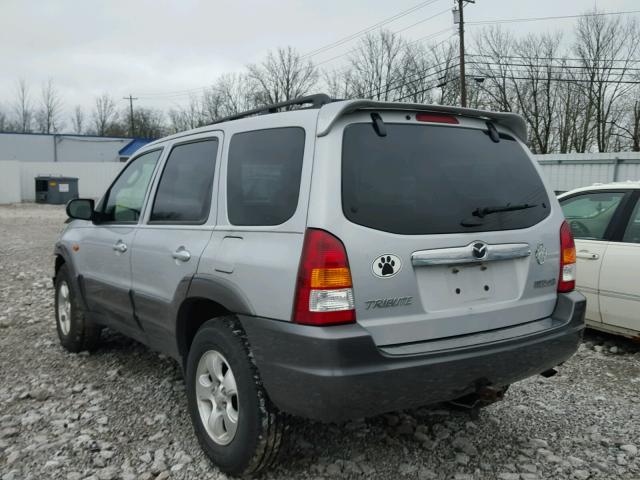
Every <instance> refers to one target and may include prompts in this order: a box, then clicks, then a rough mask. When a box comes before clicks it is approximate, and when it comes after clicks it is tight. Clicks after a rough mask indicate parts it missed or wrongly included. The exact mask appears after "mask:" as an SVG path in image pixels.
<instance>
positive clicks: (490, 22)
mask: <svg viewBox="0 0 640 480" xmlns="http://www.w3.org/2000/svg"><path fill="white" fill-rule="evenodd" d="M633 13H640V10H628V11H625V12H603V13H583V14H580V15H555V16H550V17H528V18H502V19H498V20H476V21H474V22H467V25H493V24H501V23H518V22H540V21H545V20H562V19H566V18H585V17H604V16H607V15H629V14H633Z"/></svg>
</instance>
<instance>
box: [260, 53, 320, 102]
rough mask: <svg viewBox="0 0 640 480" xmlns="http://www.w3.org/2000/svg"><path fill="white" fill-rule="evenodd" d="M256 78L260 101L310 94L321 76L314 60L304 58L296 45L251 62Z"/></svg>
mask: <svg viewBox="0 0 640 480" xmlns="http://www.w3.org/2000/svg"><path fill="white" fill-rule="evenodd" d="M248 70H249V73H248V77H249V79H251V81H253V82H255V91H256V101H257V103H266V104H269V103H278V102H283V101H287V100H292V99H294V98H297V97H301V96H304V95H305V94H308V93H309V92H310V91H311V89H312V88H313V87H314V86H315V84H316V82H317V80H318V71H317V69H316V67H314V65H313V63H312V62H311V61H309V60H304V59H303V58H302V57H301V56H300V54H299V53H297V52H296V51H295V50H294V49H293V48H292V47H287V48H278V49H277V50H276V51H275V52H273V51H271V52H269V53H268V55H267V58H266V59H265V60H264V61H263V62H262V63H260V64H254V65H249V66H248Z"/></svg>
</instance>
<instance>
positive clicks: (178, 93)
mask: <svg viewBox="0 0 640 480" xmlns="http://www.w3.org/2000/svg"><path fill="white" fill-rule="evenodd" d="M438 1H441V0H428V1H426V2H423V3H422V4H419V5H417V6H416V7H413V9H409V10H410V11H411V12H412V11H416V10H418V9H419V8H423V7H425V6H428V5H431V4H434V3H436V2H438ZM409 10H405V11H404V12H400V13H399V14H396V15H395V16H394V17H390V18H392V19H397V18H400V17H398V15H400V16H405V13H406V14H408V13H411V12H409ZM407 12H408V13H407ZM447 12H449V8H447V9H445V10H441V11H439V12H438V13H436V14H434V15H431V16H429V17H427V18H424V19H422V20H419V21H417V22H415V23H412V24H411V25H408V26H406V27H403V28H401V29H400V30H397V31H395V32H393V33H394V34H398V33H400V32H404V31H406V30H408V29H410V28H413V27H415V26H416V25H420V24H422V23H425V22H427V21H429V20H431V19H433V18H436V17H438V16H440V15H443V14H445V13H447ZM387 20H389V22H390V21H393V20H390V19H387ZM383 22H385V21H383ZM389 22H386V23H389ZM379 23H382V22H379ZM377 26H379V25H378V24H376V25H375V26H372V27H368V28H367V29H364V30H361V31H360V32H356V34H353V35H354V38H355V36H360V35H362V34H363V33H362V32H365V31H369V30H370V29H372V28H376V27H377ZM449 30H451V28H450V27H449V28H446V29H444V30H440V31H438V32H435V33H432V34H429V35H425V36H424V37H420V38H418V39H417V40H414V41H411V42H409V44H413V43H415V42H418V41H421V40H427V39H429V38H435V37H437V36H439V35H441V34H443V33H445V32H447V31H449ZM365 33H366V32H365ZM345 38H346V37H345ZM345 43H346V42H345ZM321 48H323V47H321ZM317 50H320V49H317ZM327 50H329V49H327ZM357 50H358V49H357V48H353V49H351V50H348V51H347V52H345V53H342V54H340V55H336V56H334V57H331V58H329V59H326V60H323V61H322V62H319V63H316V64H315V66H316V67H318V66H320V65H324V64H326V63H329V62H332V61H334V60H337V59H338V58H342V57H345V56H346V55H349V54H351V53H355V52H356V51H357ZM315 52H316V51H315V50H314V51H312V52H309V53H307V54H305V55H303V56H302V57H301V58H304V57H306V56H315V55H316V54H317V53H315ZM318 53H321V52H318ZM208 88H210V86H209V85H207V86H202V87H196V88H190V89H185V90H176V91H172V92H164V93H149V94H140V95H139V97H140V98H143V99H147V100H150V99H154V100H157V99H159V98H162V99H165V98H179V97H184V96H186V95H192V94H197V93H201V92H204V91H206V90H207V89H208ZM151 97H155V98H151Z"/></svg>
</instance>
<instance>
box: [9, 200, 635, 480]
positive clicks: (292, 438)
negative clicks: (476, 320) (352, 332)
mask: <svg viewBox="0 0 640 480" xmlns="http://www.w3.org/2000/svg"><path fill="white" fill-rule="evenodd" d="M64 218H65V216H64V211H63V208H61V207H52V206H35V205H28V204H27V205H15V206H4V207H0V245H2V248H1V249H0V478H1V479H2V480H10V479H45V478H55V479H69V480H71V479H83V478H91V479H99V480H109V479H130V480H133V479H154V478H155V479H164V478H175V479H191V478H198V479H200V478H203V479H214V478H215V479H223V478H226V476H225V475H223V474H221V473H220V472H218V471H217V470H216V469H215V468H214V467H212V466H211V465H210V464H209V463H208V462H207V461H206V459H205V457H204V456H203V454H202V453H201V452H200V449H199V447H198V445H197V442H196V440H195V437H194V435H193V433H192V429H191V425H190V422H189V418H188V414H187V411H186V398H185V394H184V385H183V380H182V372H181V369H180V368H179V367H178V365H177V364H176V363H175V362H174V361H173V360H171V359H168V358H166V357H164V356H162V355H159V354H157V353H154V352H152V351H149V350H148V349H146V348H145V347H143V346H141V345H139V344H137V343H136V342H133V341H131V340H128V339H126V338H124V337H123V336H121V335H118V334H115V333H111V332H106V333H103V346H102V347H101V348H100V349H99V350H98V351H97V352H96V353H94V354H92V355H88V354H80V355H72V354H68V353H66V352H65V351H64V350H63V349H62V348H61V347H60V346H59V344H58V339H57V336H56V332H55V324H54V315H53V290H52V287H51V281H50V276H51V273H52V265H53V257H52V246H53V242H54V239H55V237H56V235H57V233H58V232H59V231H60V230H61V228H62V225H63V223H62V222H63V221H64ZM371 401H375V398H372V399H371ZM289 433H290V435H289V439H288V440H287V442H286V444H285V446H284V448H283V451H282V455H281V458H280V461H279V462H278V464H277V465H276V466H275V467H274V469H273V470H271V471H270V472H269V473H268V474H266V475H265V476H264V478H268V479H284V478H317V479H321V478H327V479H328V478H383V479H452V478H453V479H458V480H466V479H494V478H495V479H502V480H510V479H513V480H516V479H519V480H520V479H521V480H533V479H546V478H549V479H558V478H560V479H564V478H567V479H578V480H584V479H588V478H594V479H640V453H639V452H638V449H639V448H640V346H638V345H636V344H633V343H631V342H628V341H625V340H623V339H618V338H615V337H611V336H602V335H599V334H595V333H588V334H587V336H586V337H585V343H584V344H583V345H582V346H581V348H580V350H579V352H578V353H577V355H576V356H575V357H574V358H573V359H571V360H570V361H569V362H568V363H567V364H565V365H564V366H562V367H560V368H559V374H558V375H557V376H555V377H553V378H550V379H544V378H542V377H536V378H532V379H529V380H527V381H524V382H521V383H520V384H517V385H513V386H512V388H511V389H510V390H509V392H508V394H507V397H506V400H505V401H504V402H501V403H499V404H495V405H493V406H491V407H489V408H487V409H486V410H484V411H483V412H482V413H481V415H480V418H478V419H476V420H471V418H470V416H469V415H468V414H466V413H464V412H459V411H454V410H451V409H447V408H443V407H436V408H431V409H426V408H423V409H417V410H412V411H405V412H396V413H393V414H388V415H383V416H379V417H375V418H371V419H366V420H363V421H358V422H351V423H348V424H346V425H322V424H316V423H311V422H307V421H304V420H294V421H293V422H292V427H291V430H290V432H289Z"/></svg>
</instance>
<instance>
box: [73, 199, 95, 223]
mask: <svg viewBox="0 0 640 480" xmlns="http://www.w3.org/2000/svg"><path fill="white" fill-rule="evenodd" d="M94 206H95V203H94V201H93V200H91V199H88V198H76V199H74V200H71V201H69V203H67V215H68V216H69V218H74V219H77V220H93V210H94Z"/></svg>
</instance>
